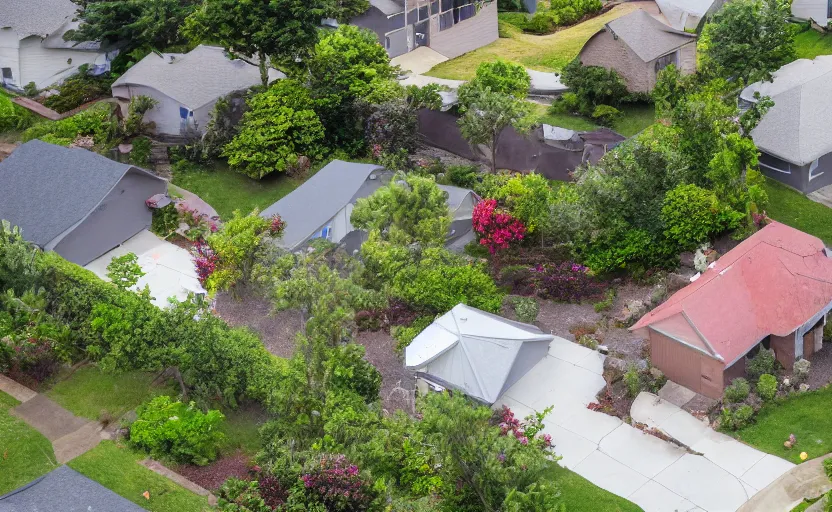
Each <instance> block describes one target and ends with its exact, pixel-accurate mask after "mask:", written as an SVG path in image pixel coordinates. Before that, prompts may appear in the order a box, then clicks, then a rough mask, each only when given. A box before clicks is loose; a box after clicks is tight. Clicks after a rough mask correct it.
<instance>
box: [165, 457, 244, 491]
mask: <svg viewBox="0 0 832 512" xmlns="http://www.w3.org/2000/svg"><path fill="white" fill-rule="evenodd" d="M250 463H251V459H249V457H248V456H247V455H245V454H244V453H242V452H237V453H235V454H233V455H227V456H225V457H220V458H219V459H217V460H215V461H214V462H212V463H211V464H208V465H207V466H193V465H190V464H188V465H182V466H175V467H173V468H172V469H173V470H174V471H176V472H177V473H179V474H180V475H182V476H184V477H185V478H187V479H188V480H190V481H191V482H193V483H195V484H197V485H199V486H200V487H203V488H205V489H208V490H209V491H216V490H217V489H219V488H220V486H221V485H222V484H223V482H225V481H226V480H228V479H229V478H231V477H237V478H245V477H247V476H248V474H249V467H250Z"/></svg>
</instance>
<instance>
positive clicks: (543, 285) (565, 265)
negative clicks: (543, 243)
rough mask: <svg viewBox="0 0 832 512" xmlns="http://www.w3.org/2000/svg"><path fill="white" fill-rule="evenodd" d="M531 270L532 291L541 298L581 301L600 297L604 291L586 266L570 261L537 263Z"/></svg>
mask: <svg viewBox="0 0 832 512" xmlns="http://www.w3.org/2000/svg"><path fill="white" fill-rule="evenodd" d="M531 271H532V286H533V288H534V291H535V293H536V294H537V295H538V296H539V297H541V298H543V299H551V300H556V301H560V302H581V301H582V300H586V299H591V298H596V297H600V296H601V294H602V293H603V291H604V288H603V286H602V285H601V283H599V282H598V281H597V280H596V279H595V277H594V276H593V275H592V274H590V273H589V269H588V268H587V267H585V266H583V265H579V264H577V263H573V262H571V261H564V262H562V263H544V264H539V265H537V266H535V267H533V268H532V269H531Z"/></svg>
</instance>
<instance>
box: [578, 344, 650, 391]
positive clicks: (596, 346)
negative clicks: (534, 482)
mask: <svg viewBox="0 0 832 512" xmlns="http://www.w3.org/2000/svg"><path fill="white" fill-rule="evenodd" d="M578 345H580V346H582V347H586V348H588V349H590V350H598V340H597V339H595V337H594V336H591V335H589V334H585V335H583V336H581V337H580V338H578ZM628 386H629V384H628ZM628 392H629V390H628ZM636 394H638V391H636Z"/></svg>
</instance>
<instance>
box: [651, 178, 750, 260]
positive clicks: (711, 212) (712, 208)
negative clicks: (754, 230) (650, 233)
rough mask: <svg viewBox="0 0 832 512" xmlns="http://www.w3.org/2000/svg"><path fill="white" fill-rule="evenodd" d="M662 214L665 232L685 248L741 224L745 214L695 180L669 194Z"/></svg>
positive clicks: (696, 244)
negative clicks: (722, 202) (722, 200)
mask: <svg viewBox="0 0 832 512" xmlns="http://www.w3.org/2000/svg"><path fill="white" fill-rule="evenodd" d="M661 218H662V221H663V222H664V224H665V232H664V234H665V236H666V237H667V238H668V239H670V240H672V241H673V242H675V243H677V244H678V245H679V247H680V248H681V249H683V250H691V249H693V248H695V247H697V246H698V245H700V244H701V243H703V242H706V241H708V239H709V238H710V237H711V236H714V235H717V234H719V233H721V232H723V231H725V230H726V229H731V228H735V227H737V226H738V225H739V222H740V220H741V219H743V218H744V215H743V214H742V213H739V212H736V211H734V210H732V209H731V208H730V207H728V206H725V205H721V204H720V203H719V200H718V199H717V197H716V195H715V194H714V193H713V192H711V191H710V190H706V189H704V188H701V187H698V186H696V185H693V184H691V185H679V186H677V187H676V188H674V189H673V190H671V191H669V192H668V193H667V195H665V198H664V202H663V203H662V214H661Z"/></svg>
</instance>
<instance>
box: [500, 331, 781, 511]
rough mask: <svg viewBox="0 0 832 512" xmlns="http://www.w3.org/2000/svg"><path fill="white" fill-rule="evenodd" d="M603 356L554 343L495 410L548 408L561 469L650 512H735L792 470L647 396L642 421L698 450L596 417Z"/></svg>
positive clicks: (639, 412)
mask: <svg viewBox="0 0 832 512" xmlns="http://www.w3.org/2000/svg"><path fill="white" fill-rule="evenodd" d="M603 358H604V356H603V355H601V354H599V353H598V352H595V351H593V350H589V349H587V348H585V347H582V346H580V345H578V344H576V343H572V342H570V341H568V340H565V339H563V338H555V341H553V342H552V344H551V346H550V348H549V355H548V356H547V357H546V358H545V359H544V360H542V361H540V363H538V364H537V365H536V366H535V367H534V368H532V370H531V371H530V372H529V373H527V374H526V375H525V376H524V377H523V378H522V379H520V380H519V381H518V382H517V383H516V384H514V386H512V387H511V388H510V389H509V390H508V391H506V392H505V394H504V395H503V396H502V397H501V398H500V400H498V402H497V403H496V404H494V407H495V408H498V407H500V406H502V405H503V404H505V405H507V406H509V407H511V408H512V410H514V411H515V413H516V414H517V415H518V416H520V417H525V416H526V415H528V414H530V413H531V412H532V411H533V410H536V411H541V410H543V409H544V408H546V407H547V406H549V405H553V406H554V410H553V411H552V413H551V414H549V416H547V417H546V418H545V420H544V422H545V425H546V427H545V429H544V432H546V433H548V434H550V435H551V436H552V441H553V443H554V445H555V452H556V453H557V454H558V455H560V456H561V457H563V458H562V459H561V460H560V464H561V465H562V466H564V467H567V468H569V469H571V470H573V471H575V472H576V473H578V474H579V475H581V476H583V477H584V478H586V479H587V480H589V481H591V482H592V483H594V484H595V485H597V486H599V487H601V488H603V489H606V490H608V491H610V492H612V493H614V494H617V495H619V496H622V497H624V498H627V499H628V500H630V501H632V502H633V503H636V504H637V505H639V506H640V507H642V508H643V509H644V510H645V512H677V511H678V512H682V511H707V512H734V511H735V510H737V509H738V508H739V507H740V506H742V505H743V504H744V503H745V502H746V501H748V499H749V498H750V497H751V496H753V495H754V494H755V493H756V492H757V491H758V490H759V489H762V488H764V487H766V486H767V485H768V484H769V483H771V482H772V481H774V480H775V479H777V478H778V477H779V476H780V475H782V474H783V473H785V472H786V471H788V470H789V469H790V468H791V467H792V466H793V465H792V464H791V463H789V462H786V461H785V460H783V459H779V458H777V457H773V456H771V455H767V454H764V453H762V452H759V451H757V450H754V449H753V448H750V447H748V446H746V445H744V444H742V443H739V442H737V441H735V440H734V439H732V438H730V437H727V436H724V435H722V434H718V433H716V432H714V431H713V430H711V429H710V428H708V427H707V426H706V425H704V424H703V423H701V422H699V420H697V419H696V418H694V417H693V416H691V415H689V414H688V413H687V412H685V411H682V410H681V409H680V408H678V407H676V406H674V405H673V404H670V403H669V402H666V401H664V400H660V399H659V398H658V397H656V396H655V395H651V394H649V393H642V394H641V395H639V397H638V399H637V400H636V403H635V404H634V405H633V409H632V415H633V419H634V420H635V421H639V422H642V423H647V424H648V425H651V426H656V427H658V428H660V429H662V430H664V431H665V432H667V433H668V434H669V435H671V436H673V437H675V438H676V439H678V440H679V441H681V442H682V443H685V444H687V445H688V446H691V447H692V449H693V450H695V451H697V452H701V453H703V454H704V455H694V454H692V453H690V452H688V450H685V449H683V448H680V447H678V446H676V445H675V444H672V443H668V442H666V441H663V440H661V439H659V438H657V437H655V436H651V435H649V434H645V433H643V432H642V431H640V430H638V429H636V428H634V427H631V426H630V425H628V424H626V423H624V422H622V421H621V420H619V419H618V418H614V417H612V416H608V415H606V414H603V413H600V412H594V411H590V410H589V409H587V408H586V406H587V404H588V403H590V402H594V401H595V395H596V394H597V393H598V391H600V390H601V389H602V388H603V387H604V385H605V382H604V379H603V377H602V376H601V374H602V372H603Z"/></svg>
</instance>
